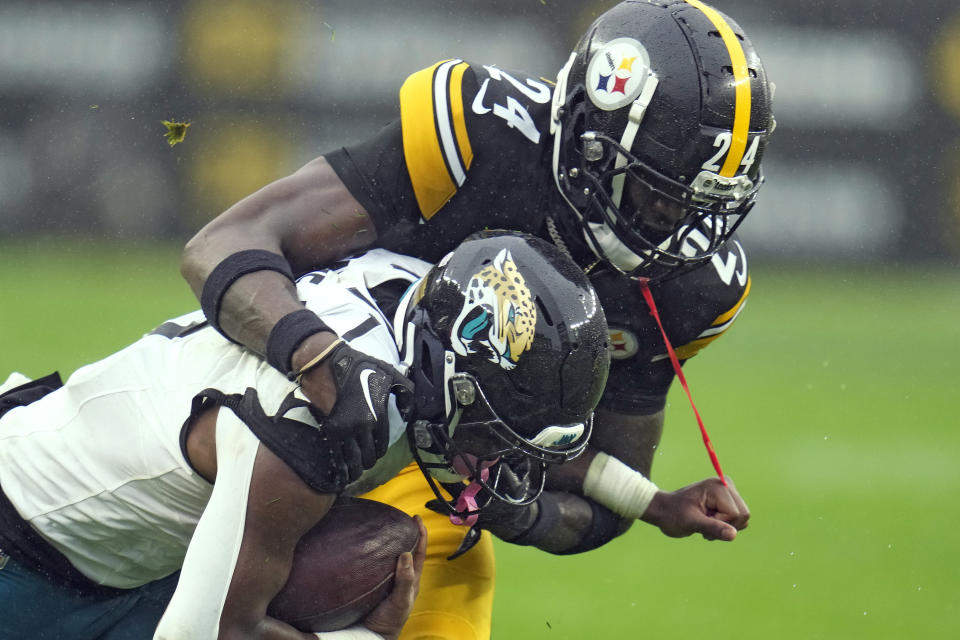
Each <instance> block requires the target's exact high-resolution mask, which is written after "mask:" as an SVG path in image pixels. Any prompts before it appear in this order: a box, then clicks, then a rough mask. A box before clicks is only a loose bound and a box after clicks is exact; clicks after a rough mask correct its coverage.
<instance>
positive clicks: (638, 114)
mask: <svg viewBox="0 0 960 640" xmlns="http://www.w3.org/2000/svg"><path fill="white" fill-rule="evenodd" d="M658 84H660V80H659V79H658V78H657V76H656V75H654V73H653V72H652V71H650V70H649V69H647V77H646V79H645V80H644V83H643V89H641V90H640V95H639V96H637V99H636V100H634V101H633V104H632V105H630V112H629V114H628V115H627V126H625V127H624V128H623V137H621V138H620V146H621V147H623V148H624V149H627V150H628V151H629V150H630V149H632V148H633V141H634V140H635V139H636V138H637V132H638V131H639V130H640V123H641V122H643V116H644V115H645V114H646V113H647V107H649V106H650V101H651V100H653V93H654V92H655V91H656V90H657V85H658ZM625 166H627V158H626V156H624V155H623V154H622V153H617V161H616V162H615V163H614V169H622V168H623V167H625ZM625 177H626V172H623V173H619V174H617V175H615V176H614V177H613V180H612V184H611V187H612V191H611V193H610V199H611V200H613V204H614V205H616V206H617V207H619V206H620V200H621V199H622V198H623V182H624V178H625Z"/></svg>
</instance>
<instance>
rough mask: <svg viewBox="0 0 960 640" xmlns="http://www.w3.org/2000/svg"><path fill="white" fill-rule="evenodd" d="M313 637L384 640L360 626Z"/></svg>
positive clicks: (317, 634)
mask: <svg viewBox="0 0 960 640" xmlns="http://www.w3.org/2000/svg"><path fill="white" fill-rule="evenodd" d="M313 635H315V636H317V638H318V639H319V640H383V636H382V635H380V634H379V633H377V632H376V631H371V630H370V629H367V628H366V627H364V626H363V625H359V624H358V625H355V626H352V627H347V628H346V629H340V630H339V631H324V632H323V633H314V634H313Z"/></svg>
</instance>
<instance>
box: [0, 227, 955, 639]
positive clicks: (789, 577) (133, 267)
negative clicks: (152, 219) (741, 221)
mask: <svg viewBox="0 0 960 640" xmlns="http://www.w3.org/2000/svg"><path fill="white" fill-rule="evenodd" d="M176 258H177V250H176V248H173V247H165V248H156V247H137V246H123V247H115V248H104V247H102V246H89V245H69V244H64V243H62V242H53V243H47V242H43V241H38V240H30V241H27V242H23V243H19V244H16V245H13V244H10V243H7V244H0V293H2V297H3V302H2V305H0V377H5V375H6V373H8V372H9V371H10V370H13V369H16V370H19V371H22V372H24V373H26V374H28V375H32V376H37V375H41V374H44V373H48V372H49V371H51V370H54V369H59V370H60V371H61V372H62V373H64V374H67V373H69V372H71V371H73V370H74V369H75V368H76V367H77V366H79V365H81V364H83V363H85V362H87V361H90V360H93V359H96V358H99V357H101V356H104V355H106V354H107V353H109V352H111V351H112V350H114V349H117V348H119V347H121V346H123V345H125V344H127V343H129V342H131V341H132V340H135V339H136V338H137V337H138V336H139V335H141V334H142V333H143V332H145V331H147V330H149V329H151V328H152V327H153V326H155V325H156V324H158V323H159V322H160V321H162V320H164V319H166V318H168V317H172V316H174V315H177V314H179V313H182V312H184V311H187V310H190V309H193V308H195V307H196V303H195V302H194V299H193V296H192V295H191V293H190V292H189V290H188V288H187V286H186V285H185V284H184V283H183V282H182V281H181V280H180V278H179V274H178V272H177V266H176ZM753 278H754V286H753V293H752V295H751V298H750V301H749V304H748V306H747V308H746V310H745V311H744V313H743V314H742V315H741V318H740V319H739V320H738V322H737V324H736V325H735V326H734V327H733V328H732V329H731V330H730V332H729V334H728V335H727V336H725V337H724V338H723V339H721V340H719V341H718V342H716V343H714V344H713V345H712V346H711V347H710V348H709V349H707V350H706V351H705V352H703V354H701V355H700V356H698V357H697V358H696V359H695V360H693V361H691V363H690V364H689V365H688V366H687V367H686V372H687V376H688V378H689V382H690V384H691V386H692V389H693V393H694V398H695V399H696V401H697V404H698V407H699V409H700V411H701V414H702V415H703V417H704V420H705V421H706V424H707V428H708V429H709V431H710V434H711V436H712V438H713V442H714V445H715V447H716V450H717V453H718V455H719V457H720V460H721V462H722V463H723V465H724V469H725V471H726V472H727V473H728V474H729V475H730V476H732V477H733V478H734V479H735V481H736V483H737V486H738V488H739V489H740V491H741V493H742V494H743V496H744V497H745V499H746V500H747V502H748V504H749V505H750V507H751V510H752V512H753V519H752V522H751V525H750V528H749V529H747V530H746V531H744V532H743V533H742V534H741V536H740V537H739V538H738V539H737V540H736V541H735V542H733V543H729V544H724V543H719V542H712V543H707V542H705V541H703V540H702V539H699V538H689V539H684V540H673V539H668V538H665V537H664V536H662V535H661V534H660V533H659V532H658V531H656V530H653V529H652V528H651V527H649V526H646V525H643V523H639V524H638V525H637V526H635V527H634V529H633V530H632V531H630V532H629V533H628V534H627V535H625V536H624V537H622V538H620V539H618V540H617V541H615V542H613V543H611V544H609V545H607V546H606V547H604V548H603V549H600V550H598V551H594V552H592V553H589V554H584V555H581V556H576V557H563V558H561V557H553V556H549V555H547V554H542V553H539V552H536V551H533V550H530V549H524V548H514V547H510V546H508V545H500V546H499V547H498V554H499V555H498V572H499V580H498V585H497V599H496V613H495V620H494V630H495V637H496V638H497V639H498V640H513V639H528V638H530V639H539V638H544V639H557V640H561V639H571V640H572V639H581V638H593V639H595V640H601V639H607V638H671V639H673V638H710V640H724V639H728V638H729V639H731V640H732V639H736V640H743V639H752V638H764V639H767V638H804V639H806V638H842V639H847V638H864V639H866V638H870V639H880V638H891V639H892V638H907V637H909V638H924V639H932V638H956V637H960V579H958V573H960V572H958V569H957V566H956V565H957V563H958V560H960V555H958V553H957V546H958V543H960V533H958V528H960V507H958V504H957V501H958V496H960V470H958V459H960V455H958V454H960V433H958V429H957V426H958V422H960V421H958V420H957V417H956V410H957V406H958V400H957V392H958V386H960V385H958V383H960V322H958V318H960V296H958V293H960V275H958V274H957V273H956V272H951V271H947V270H945V269H944V270H926V269H925V270H906V271H900V272H894V271H889V272H883V273H870V272H867V271H850V270H839V269H837V270H830V269H822V270H817V271H800V270H795V271H794V270H791V271H778V270H772V269H769V268H763V267H762V266H759V267H755V268H754V271H753ZM668 412H669V413H668V417H667V430H666V434H665V436H664V441H663V443H662V446H661V450H660V453H659V457H658V460H657V462H656V465H655V468H654V471H655V473H654V479H655V480H656V481H657V483H658V484H659V485H660V486H661V487H662V488H676V487H679V486H682V485H684V484H687V483H689V482H693V481H695V480H698V479H700V478H703V477H706V476H707V475H710V473H711V472H712V470H711V467H710V464H709V461H708V459H707V456H706V454H705V452H704V451H703V447H702V445H701V444H700V440H699V434H698V432H697V426H696V423H695V421H694V418H693V415H692V412H691V410H690V407H689V405H688V404H687V401H686V398H685V397H684V396H683V394H682V391H681V389H680V388H679V386H676V387H675V388H674V389H673V391H672V393H671V404H670V407H669V410H668Z"/></svg>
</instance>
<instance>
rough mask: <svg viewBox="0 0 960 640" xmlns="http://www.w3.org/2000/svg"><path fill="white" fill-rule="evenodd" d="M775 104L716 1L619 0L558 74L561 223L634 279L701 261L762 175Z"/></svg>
mask: <svg viewBox="0 0 960 640" xmlns="http://www.w3.org/2000/svg"><path fill="white" fill-rule="evenodd" d="M644 43H646V44H644ZM770 104H771V87H770V85H769V84H768V83H767V80H766V74H765V72H764V69H763V65H762V64H761V62H760V60H759V58H758V56H757V54H756V52H755V51H754V49H753V46H752V45H751V44H750V41H749V40H748V39H747V38H746V37H745V36H744V34H743V31H742V30H741V29H740V28H739V27H738V26H737V25H736V24H735V23H733V22H732V21H731V20H730V19H729V18H727V17H726V16H724V15H723V14H721V13H720V12H718V11H716V10H714V9H712V8H710V7H708V6H706V5H704V4H702V3H701V2H699V1H696V0H687V1H683V0H675V1H674V2H669V3H652V2H642V1H633V2H623V3H621V4H619V5H617V6H616V7H614V8H613V9H611V10H610V11H608V12H607V13H605V14H603V15H602V16H600V18H598V19H597V21H596V22H594V24H593V25H592V26H591V27H590V29H589V30H588V31H587V32H586V34H585V35H584V37H583V38H582V39H581V41H580V42H579V44H578V45H577V48H576V49H575V51H574V52H573V53H572V54H571V56H570V59H569V61H568V63H567V65H565V66H564V68H563V69H562V70H561V72H560V74H559V76H558V82H557V88H556V90H555V92H554V104H553V117H552V122H551V131H552V132H553V134H554V156H553V171H554V178H555V180H556V183H557V187H558V188H559V190H560V192H561V194H562V195H563V197H564V198H565V199H566V201H567V202H568V204H569V205H570V210H569V211H568V212H567V213H566V215H560V216H558V219H557V222H558V223H559V224H560V225H561V226H562V227H563V228H564V229H566V231H567V232H568V234H569V235H571V236H572V237H576V236H577V235H579V236H580V237H582V238H583V239H584V241H585V243H586V244H587V246H588V247H589V248H590V249H591V250H592V251H593V252H594V253H595V254H596V255H597V257H598V258H599V259H600V260H602V261H604V262H606V263H608V264H609V265H611V266H612V267H614V268H616V269H617V270H619V271H621V272H623V273H625V274H627V275H630V276H633V277H645V278H649V279H651V280H656V279H660V278H663V277H665V276H667V275H670V274H673V273H676V272H677V271H678V270H680V269H681V268H682V267H685V266H692V265H696V264H700V263H702V262H703V261H705V260H708V259H709V258H710V257H712V256H713V255H714V254H715V253H716V252H717V250H719V248H720V247H721V246H722V245H723V244H724V243H725V242H726V241H727V240H728V239H729V238H730V236H731V235H732V234H733V233H734V231H735V230H736V229H737V227H738V226H739V224H740V223H741V222H742V220H743V218H744V216H746V214H747V213H748V212H749V211H750V209H751V208H752V207H753V205H754V202H755V200H756V196H757V192H758V190H759V188H760V186H761V184H762V183H763V174H762V171H761V169H760V160H761V157H762V155H763V152H764V149H765V147H766V142H767V138H768V136H769V134H770V133H771V132H772V131H773V128H774V120H773V116H772V114H771V112H770Z"/></svg>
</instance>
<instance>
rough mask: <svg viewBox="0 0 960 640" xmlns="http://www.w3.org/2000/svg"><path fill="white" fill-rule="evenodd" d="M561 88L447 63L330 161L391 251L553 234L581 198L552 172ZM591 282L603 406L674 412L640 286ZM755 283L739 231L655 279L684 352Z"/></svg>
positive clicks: (407, 90) (718, 327)
mask: <svg viewBox="0 0 960 640" xmlns="http://www.w3.org/2000/svg"><path fill="white" fill-rule="evenodd" d="M551 95H552V85H551V83H550V82H549V81H547V80H544V79H543V78H535V77H531V76H529V75H527V74H525V73H521V72H516V71H508V70H503V69H500V68H499V67H496V66H491V65H475V64H471V63H468V62H464V61H462V60H447V61H443V62H439V63H437V64H435V65H433V66H431V67H429V68H427V69H423V70H421V71H418V72H417V73H414V74H413V75H411V76H410V77H409V78H407V80H406V81H405V82H404V84H403V86H402V87H401V89H400V118H399V119H398V120H396V121H394V122H392V123H390V124H389V125H387V126H386V127H385V128H384V129H383V130H381V131H380V132H379V133H377V134H376V135H374V136H373V137H371V138H370V139H368V140H366V141H364V142H361V143H359V144H356V145H353V146H349V147H346V148H343V149H339V150H337V151H334V152H332V153H329V154H327V155H326V158H327V160H328V161H329V162H330V164H331V166H332V167H333V168H334V170H335V171H336V172H337V175H339V176H340V178H341V179H342V180H343V182H344V184H346V186H347V188H348V189H349V190H350V191H351V193H353V195H354V197H356V198H357V200H358V201H359V202H360V203H361V204H362V205H363V206H364V207H365V208H366V210H367V211H368V212H369V214H370V216H371V218H372V220H373V223H374V226H375V227H376V230H377V238H378V239H377V245H378V246H381V247H383V248H386V249H390V250H392V251H396V252H398V253H404V254H409V255H413V256H416V257H419V258H422V259H424V260H428V261H436V260H438V259H439V258H441V257H442V256H443V255H444V254H445V253H447V252H448V251H450V250H452V249H453V248H454V247H455V246H456V245H458V244H459V243H460V242H461V241H463V240H464V239H465V238H466V237H467V236H469V235H470V234H471V233H474V232H476V231H480V230H483V229H513V230H517V231H525V232H528V233H532V234H536V235H540V236H542V237H545V238H547V239H549V235H548V234H547V231H546V225H545V220H546V217H547V214H548V213H549V212H550V211H558V210H559V209H560V208H563V207H567V206H569V205H567V204H566V203H565V202H563V200H562V199H561V197H560V194H559V191H558V190H557V187H556V185H555V183H554V179H553V175H552V173H551V169H550V167H551V157H550V154H551V152H552V149H553V143H552V135H551V132H550V101H551ZM591 280H592V282H593V284H594V286H595V287H596V289H597V292H598V294H599V296H600V300H601V302H602V303H603V307H604V311H605V312H606V316H607V321H608V323H609V325H610V348H611V356H612V358H613V361H612V364H611V370H610V377H609V381H608V383H607V389H606V392H605V394H604V398H603V402H602V403H601V404H602V406H605V407H606V408H609V409H611V410H613V411H617V412H619V413H626V414H650V413H654V412H656V411H658V410H660V409H662V408H663V406H664V404H665V402H666V394H667V390H668V389H669V387H670V383H671V381H672V380H673V376H674V373H673V369H672V366H671V364H670V361H669V359H668V357H667V352H666V347H665V345H664V343H663V339H662V337H661V336H660V331H659V329H658V328H657V326H656V323H655V321H654V319H653V318H652V317H651V316H650V310H649V309H648V308H647V305H646V303H645V302H644V300H643V297H642V295H641V293H640V288H639V285H638V284H637V283H636V282H633V281H631V280H630V279H628V278H626V277H624V276H622V275H620V274H619V273H616V272H614V271H612V270H609V269H600V270H597V271H595V272H591ZM749 290H750V278H749V275H748V273H747V262H746V254H745V253H744V250H743V247H742V246H741V244H740V242H739V241H738V240H736V239H733V240H731V241H730V242H728V243H727V245H726V246H724V247H723V248H721V250H720V251H719V252H718V254H717V255H716V256H714V258H713V259H712V261H711V262H708V263H706V264H705V265H703V266H702V267H699V268H697V269H694V270H692V271H689V272H686V273H684V274H682V275H680V276H678V277H675V278H672V279H669V280H665V281H663V282H660V283H656V284H654V285H651V291H652V293H653V296H654V300H655V301H656V304H657V306H658V309H659V312H660V316H661V319H662V320H663V323H664V326H665V329H666V332H667V335H668V336H669V337H670V340H671V342H672V343H673V345H674V347H675V348H676V350H677V354H678V356H679V357H680V358H681V360H685V359H687V358H690V357H692V356H693V355H694V354H696V353H697V351H699V350H700V349H701V348H703V347H704V346H705V345H706V344H708V343H709V342H711V341H712V340H714V339H716V338H717V337H718V336H720V335H721V334H722V333H723V332H724V331H725V330H726V329H727V328H728V327H729V326H730V324H731V323H732V322H733V320H734V319H735V318H736V316H737V314H738V313H739V312H740V310H741V309H742V307H743V304H744V302H745V300H746V297H747V294H748V293H749Z"/></svg>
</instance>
